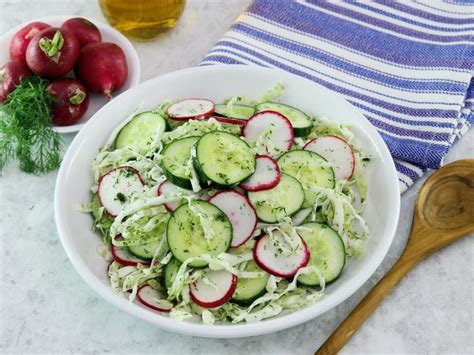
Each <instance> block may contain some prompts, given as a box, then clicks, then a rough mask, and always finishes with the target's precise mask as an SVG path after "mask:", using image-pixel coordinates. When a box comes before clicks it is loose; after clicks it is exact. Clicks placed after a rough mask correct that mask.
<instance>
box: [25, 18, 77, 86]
mask: <svg viewBox="0 0 474 355" xmlns="http://www.w3.org/2000/svg"><path fill="white" fill-rule="evenodd" d="M78 57H79V42H78V41H77V39H76V37H74V35H73V34H72V33H71V32H69V31H68V30H63V29H60V28H55V27H50V28H47V29H45V30H43V31H41V32H40V33H38V34H36V36H34V37H33V39H32V40H31V42H30V44H29V45H28V48H27V49H26V64H28V66H29V67H30V69H31V71H32V72H33V73H35V74H38V75H39V76H42V77H45V78H49V79H55V78H59V77H61V76H63V75H65V74H67V73H69V72H70V71H71V69H72V68H73V67H74V64H76V61H77V58H78Z"/></svg>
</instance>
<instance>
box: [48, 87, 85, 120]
mask: <svg viewBox="0 0 474 355" xmlns="http://www.w3.org/2000/svg"><path fill="white" fill-rule="evenodd" d="M46 90H48V92H49V93H50V94H51V96H53V100H54V101H53V105H52V114H53V123H54V124H56V125H58V126H69V125H71V124H73V123H76V122H77V121H78V120H79V119H80V118H81V117H82V116H84V113H85V112H86V111H87V107H88V106H89V94H88V93H87V91H86V88H85V87H84V85H82V84H81V83H80V82H79V81H77V80H75V79H70V78H64V79H58V80H55V81H53V82H52V83H51V84H49V85H48V87H47V88H46Z"/></svg>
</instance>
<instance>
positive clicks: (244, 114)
mask: <svg viewBox="0 0 474 355" xmlns="http://www.w3.org/2000/svg"><path fill="white" fill-rule="evenodd" d="M214 113H215V114H217V115H219V116H224V117H230V118H238V119H240V120H248V119H249V118H250V117H252V116H253V115H254V113H255V108H254V107H252V106H247V105H238V104H234V105H233V106H232V111H231V112H229V110H228V109H227V105H226V104H217V105H216V106H215V110H214Z"/></svg>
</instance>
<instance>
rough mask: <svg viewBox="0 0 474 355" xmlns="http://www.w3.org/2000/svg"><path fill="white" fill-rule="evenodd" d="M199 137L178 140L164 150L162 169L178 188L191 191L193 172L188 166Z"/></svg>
mask: <svg viewBox="0 0 474 355" xmlns="http://www.w3.org/2000/svg"><path fill="white" fill-rule="evenodd" d="M198 139H199V137H194V136H193V137H186V138H181V139H176V140H174V141H172V142H171V143H170V144H168V145H167V146H166V147H165V149H163V159H162V161H161V167H162V169H163V173H164V175H165V176H166V177H167V178H168V180H169V181H170V182H171V183H173V184H175V185H176V186H179V187H182V188H183V189H191V188H192V186H191V170H190V168H189V166H188V164H189V159H190V157H191V149H192V147H193V145H194V143H196V141H197V140H198Z"/></svg>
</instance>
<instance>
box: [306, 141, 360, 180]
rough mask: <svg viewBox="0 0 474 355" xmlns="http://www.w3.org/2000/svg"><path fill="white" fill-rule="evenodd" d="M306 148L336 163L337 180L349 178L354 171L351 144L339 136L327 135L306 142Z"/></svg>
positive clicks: (335, 173)
mask: <svg viewBox="0 0 474 355" xmlns="http://www.w3.org/2000/svg"><path fill="white" fill-rule="evenodd" d="M304 149H305V150H310V151H312V152H315V153H318V154H319V155H321V156H322V157H323V158H325V159H326V160H327V161H328V162H330V163H331V164H334V167H333V168H334V175H335V177H336V180H341V179H344V180H349V179H350V178H351V177H352V174H353V173H354V167H355V158H354V152H353V151H352V147H351V145H350V144H349V143H348V142H347V141H346V140H345V139H344V138H341V137H338V136H333V135H325V136H321V137H317V138H314V139H313V140H311V141H309V142H308V143H306V145H305V146H304Z"/></svg>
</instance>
